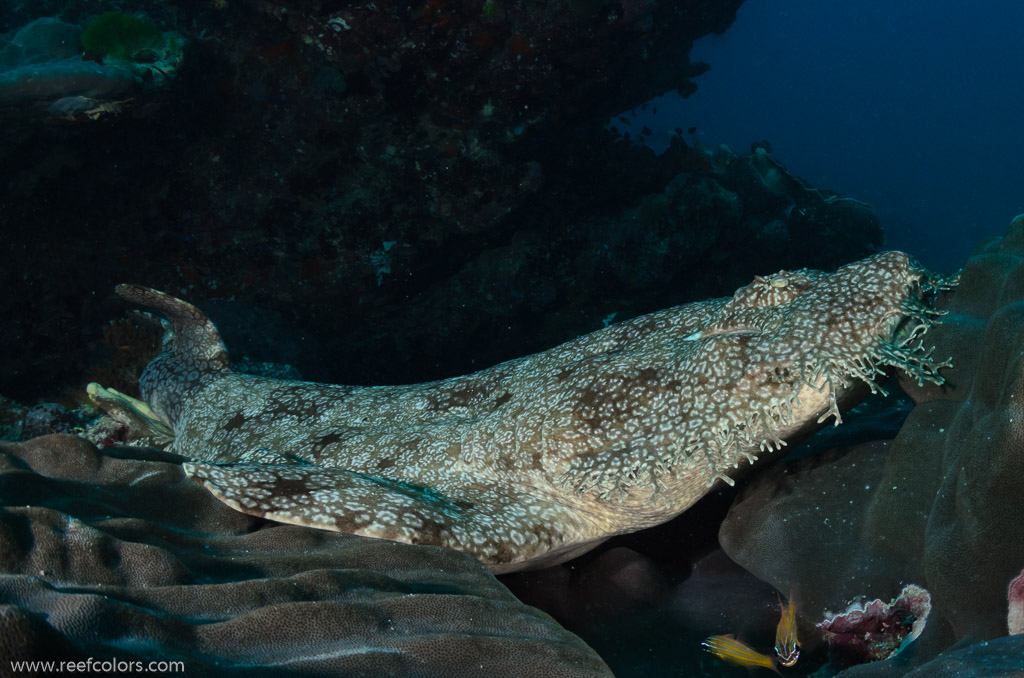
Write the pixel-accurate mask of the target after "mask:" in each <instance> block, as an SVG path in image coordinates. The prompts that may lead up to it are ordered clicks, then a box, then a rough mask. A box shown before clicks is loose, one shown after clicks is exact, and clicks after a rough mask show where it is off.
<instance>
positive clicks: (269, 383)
mask: <svg viewBox="0 0 1024 678" xmlns="http://www.w3.org/2000/svg"><path fill="white" fill-rule="evenodd" d="M950 284H951V283H950V282H949V281H945V280H942V279H940V278H937V277H936V276H934V275H932V274H930V273H928V272H927V271H926V270H925V269H923V268H921V267H920V266H919V265H918V264H917V263H916V262H914V261H913V260H912V259H911V258H910V257H908V256H907V255H905V254H903V253H901V252H884V253H881V254H877V255H875V256H873V257H871V258H868V259H866V260H864V261H861V262H857V263H854V264H850V265H847V266H844V267H842V268H840V269H839V270H838V271H836V272H835V273H831V274H828V273H822V272H820V271H810V270H801V271H795V272H787V271H782V272H780V273H777V274H775V275H772V276H768V277H764V278H762V277H758V278H756V279H755V280H754V281H753V282H752V283H750V284H749V285H747V286H746V287H744V288H741V289H740V290H738V291H737V292H736V294H735V295H734V296H733V297H731V298H724V299H714V300H710V301H705V302H700V303H694V304H687V305H684V306H678V307H675V308H670V309H667V310H664V311H660V312H657V313H652V314H650V315H645V316H641V317H638V318H634V319H632V320H628V321H625V322H622V323H618V324H616V325H612V326H610V327H607V328H605V329H603V330H600V331H598V332H594V333H592V334H588V335H586V336H583V337H580V338H578V339H575V340H573V341H570V342H567V343H565V344H563V345H561V346H557V347H555V348H552V349H550V350H548V351H545V352H543V353H538V354H535V355H531V356H526V357H524V358H519V359H517V360H512V361H509V362H506V363H502V364H500V365H496V366H494V367H492V368H489V369H486V370H482V371H480V372H476V373H474V374H470V375H467V376H464V377H458V378H454V379H446V380H442V381H437V382H431V383H426V384H414V385H407V386H379V387H354V386H334V385H326V384H316V383H309V382H294V381H281V380H273V379H263V378H258V377H253V376H247V375H242V374H236V373H234V372H231V371H230V369H229V368H228V366H227V362H226V352H225V351H224V349H223V345H222V344H221V343H220V338H219V336H218V335H217V333H216V328H214V327H213V325H212V323H209V321H208V320H206V318H205V316H202V314H201V313H200V312H199V311H198V310H196V309H194V308H193V307H192V306H190V305H188V304H187V303H185V302H183V301H180V300H177V299H174V298H173V297H169V296H167V295H162V294H161V293H159V292H155V291H153V290H148V289H146V288H141V287H136V286H122V287H120V288H119V293H120V294H122V296H124V297H126V298H128V299H130V300H131V301H134V302H136V303H140V304H143V305H147V306H150V307H153V308H155V309H156V310H158V311H160V312H162V313H163V314H165V315H167V316H168V317H169V318H170V320H171V322H170V330H169V335H171V339H170V340H169V341H167V342H165V345H166V348H167V350H166V352H165V353H163V354H162V355H161V356H159V357H158V358H157V359H155V360H154V361H153V363H151V365H150V366H149V367H148V368H147V371H146V373H145V374H144V375H143V378H142V379H141V385H142V388H143V394H144V396H145V397H146V399H147V401H148V402H149V403H150V404H151V406H153V409H154V411H156V412H158V414H160V415H161V417H162V418H165V419H166V422H167V423H168V424H169V425H170V426H171V427H172V428H173V430H174V432H175V439H174V441H173V443H172V444H171V449H172V450H173V451H174V452H177V453H179V454H182V455H185V456H188V457H191V458H193V459H195V460H197V461H196V462H192V463H189V464H186V465H185V469H186V472H187V473H188V474H189V475H190V476H192V477H193V478H194V479H196V480H197V481H198V482H201V483H202V484H203V485H204V486H206V487H207V488H209V489H210V490H211V491H212V492H213V493H214V494H215V495H216V496H217V497H219V498H220V499H221V500H223V501H225V502H226V503H227V504H229V505H231V506H233V507H234V508H237V509H239V510H241V511H245V512H247V513H251V514H254V515H258V516H263V517H267V518H270V519H273V520H278V521H281V522H290V523H296V524H301V525H311V526H314V527H319V528H324V529H334V530H339V531H344V532H350V533H353V534H361V535H364V536H372V537H379V538H385V539H393V540H397V541H405V542H410V543H423V544H434V545H441V546H448V547H452V548H457V549H460V550H463V551H466V552H467V553H470V554H471V555H473V556H475V557H477V558H479V559H480V560H481V561H483V562H484V563H486V564H487V565H488V566H490V567H491V568H492V570H494V571H496V572H504V571H512V570H516V569H523V568H527V567H538V566H542V565H548V564H552V563H555V562H559V561H561V560H564V559H566V558H569V557H572V556H575V555H577V554H579V553H582V552H584V551H586V550H588V549H590V548H593V547H594V546H596V545H597V544H598V543H600V542H601V541H603V540H605V539H607V538H608V537H610V536H613V535H616V534H622V533H627V532H632V531H635V530H639V529H642V528H645V527H649V526H651V525H656V524H659V523H661V522H664V521H666V520H668V519H670V518H672V517H674V516H675V515H678V514H679V513H680V512H682V511H684V510H685V509H687V508H688V507H690V506H691V505H692V504H693V503H694V502H696V501H697V500H698V499H700V498H701V497H702V496H703V495H705V494H706V493H707V492H708V491H709V488H710V486H711V485H712V484H713V483H714V482H715V480H716V479H722V480H724V481H726V482H730V483H731V482H732V481H731V479H730V478H729V474H730V473H732V472H733V471H734V469H735V468H736V466H738V465H739V464H746V463H747V462H748V461H751V462H752V461H753V459H754V458H755V457H756V455H758V454H760V453H763V452H768V451H773V450H776V449H778V448H779V447H781V446H782V445H783V444H785V441H786V439H787V438H791V437H792V436H794V435H796V434H802V433H805V432H807V431H809V430H811V429H813V428H815V427H818V426H820V425H822V424H823V422H824V420H825V419H826V418H827V417H830V416H831V417H833V418H834V419H835V422H836V423H837V424H838V422H839V416H840V410H839V407H840V406H841V405H842V402H843V399H844V397H845V396H846V395H847V394H848V393H849V392H850V390H851V389H852V388H853V387H854V386H855V385H856V384H857V383H859V382H866V383H868V384H869V385H870V386H871V387H872V388H873V389H874V388H876V383H875V379H876V377H878V376H879V375H881V374H882V370H883V368H885V367H886V366H896V367H898V368H901V369H904V370H907V371H908V372H910V373H911V374H912V375H914V376H916V377H917V378H918V379H921V380H925V379H927V380H931V381H935V382H939V383H941V381H942V377H941V375H940V374H939V371H938V370H939V369H940V368H941V367H943V366H945V365H946V363H936V362H934V361H932V360H931V359H930V358H929V357H928V354H927V350H926V348H925V347H924V346H923V345H922V344H921V342H920V338H919V337H920V335H922V334H923V333H924V332H925V331H926V330H927V328H928V327H930V326H931V325H932V324H934V323H935V322H936V317H937V316H938V315H939V312H937V311H934V310H933V309H932V308H931V307H930V306H928V305H927V303H923V302H922V299H924V302H927V300H928V298H929V297H930V295H931V293H932V292H934V291H935V290H937V289H940V288H943V287H949V286H950ZM179 333H184V334H185V335H186V336H187V340H180V339H177V337H176V335H178V334H179ZM221 358H223V360H221Z"/></svg>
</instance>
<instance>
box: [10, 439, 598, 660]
mask: <svg viewBox="0 0 1024 678" xmlns="http://www.w3.org/2000/svg"><path fill="white" fill-rule="evenodd" d="M179 462H180V458H177V457H174V456H173V455H169V454H165V453H160V452H157V451H155V450H150V449H146V448H111V449H108V450H105V451H103V452H100V451H99V450H97V449H96V448H95V447H94V446H92V445H91V444H89V443H88V442H86V441H84V440H82V439H79V438H76V437H73V436H68V435H51V436H46V437H42V438H37V439H34V440H32V441H29V442H26V443H21V444H12V443H2V444H0V497H2V498H3V508H2V509H0V573H2V576H0V600H2V601H4V604H3V605H0V650H2V654H3V658H4V662H5V667H4V668H5V669H6V662H8V661H10V660H22V659H27V660H32V659H47V660H61V659H66V660H83V659H86V658H87V657H92V658H94V659H96V660H109V661H122V662H123V661H143V662H146V661H151V660H164V661H183V662H185V667H186V670H187V671H188V673H190V674H193V673H195V674H200V675H202V674H212V673H216V674H217V675H236V674H245V675H260V674H262V675H276V674H284V673H289V674H290V675H293V674H295V673H296V672H298V673H303V674H306V675H313V674H315V675H321V676H323V675H344V676H356V675H359V676H383V675H388V676H417V677H427V676H437V677H438V678H441V677H445V678H448V677H452V676H479V675H489V676H565V677H570V676H571V677H574V678H576V677H578V678H583V677H588V678H589V677H598V676H602V677H608V676H611V672H610V671H609V670H608V668H607V667H606V666H605V664H604V663H603V662H602V661H601V659H599V658H598V657H597V655H596V654H595V653H594V652H593V651H592V650H591V649H590V648H589V647H587V646H586V645H585V644H584V643H583V642H582V641H580V640H579V639H578V638H577V637H575V636H573V635H572V634H570V633H568V632H567V631H565V630H564V629H562V628H561V627H560V626H559V625H558V624H557V623H555V622H554V620H552V619H551V618H550V617H548V616H547V615H546V614H544V613H542V612H540V611H538V610H536V609H534V608H531V607H528V606H526V605H523V604H521V603H519V602H518V601H517V600H516V599H515V598H514V597H513V596H512V595H511V594H510V593H509V592H508V591H507V590H506V589H505V588H504V587H503V586H501V585H500V584H499V583H497V582H496V581H495V580H494V578H493V577H492V576H491V575H490V574H489V573H488V572H487V571H486V570H485V569H484V568H483V566H481V565H479V564H477V563H476V562H475V561H474V560H473V559H472V558H470V557H468V556H466V555H464V554H461V553H458V552H456V551H452V550H449V549H443V548H435V547H417V546H408V545H404V544H395V543H391V542H386V541H380V540H375V539H364V538H360V537H353V536H350V535H342V534H335V533H328V532H323V531H320V530H312V529H306V528H301V527H294V526H281V525H276V524H271V523H267V522H265V521H262V520H258V519H255V518H251V517H249V516H246V515H244V514H241V513H238V512H236V511H232V510H231V509H229V508H227V507H226V506H224V505H223V504H221V503H220V502H218V501H216V500H215V499H213V498H212V497H211V496H210V495H209V494H208V493H206V492H205V491H204V490H203V489H202V488H200V487H199V486H198V485H197V484H195V483H192V482H191V481H188V480H187V479H186V478H185V477H184V475H183V474H182V472H181V467H180V464H179ZM257 667H259V668H257ZM5 675H6V674H5Z"/></svg>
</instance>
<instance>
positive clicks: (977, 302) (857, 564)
mask: <svg viewBox="0 0 1024 678" xmlns="http://www.w3.org/2000/svg"><path fill="white" fill-rule="evenodd" d="M1022 280H1024V216H1021V217H1017V218H1016V219H1014V221H1013V223H1011V225H1010V228H1009V230H1008V231H1007V234H1006V236H1005V237H1003V238H999V239H993V240H991V241H988V242H986V243H983V244H982V245H981V246H980V247H979V248H978V250H977V251H976V252H975V253H974V255H973V256H972V257H971V258H970V260H969V261H968V262H967V265H966V266H965V268H964V270H963V273H962V276H961V285H960V287H958V288H957V289H956V291H955V292H951V293H949V295H948V300H947V304H948V311H949V314H948V315H947V316H946V318H945V319H944V321H943V324H942V325H941V326H940V327H939V328H937V329H936V330H935V332H934V333H933V334H934V335H935V336H934V342H935V345H936V351H938V352H939V353H940V354H941V355H952V356H953V359H952V360H953V364H954V367H953V368H952V369H951V370H950V372H949V374H948V381H947V383H946V384H944V385H942V386H927V385H926V386H920V385H918V384H914V383H910V382H908V381H906V380H901V385H902V386H903V387H904V389H905V390H906V391H907V392H908V393H909V394H910V395H911V396H912V397H913V398H914V400H915V402H916V406H915V408H914V409H913V411H912V412H911V413H910V415H909V416H908V418H907V420H906V422H905V423H904V425H903V427H902V429H901V430H900V433H899V434H898V435H897V437H896V439H895V440H893V441H892V442H891V443H886V442H879V443H871V444H865V445H861V446H858V447H855V448H849V449H846V450H838V451H834V452H832V453H829V454H826V455H823V456H819V457H816V458H813V459H805V460H800V461H795V462H790V463H788V464H786V465H784V466H780V467H778V468H775V469H771V470H769V471H768V472H766V473H765V474H763V475H762V476H760V477H759V478H757V479H756V480H755V481H754V482H753V483H751V486H750V487H749V488H747V491H746V492H745V493H744V496H743V497H741V498H740V499H739V500H738V501H737V503H736V504H735V505H734V506H733V508H732V509H731V510H730V512H729V516H728V517H727V519H726V520H725V522H724V523H723V525H722V528H721V532H720V538H721V542H722V546H723V548H725V550H726V552H727V553H728V554H729V555H730V557H731V558H733V559H734V560H736V561H737V562H738V563H740V564H741V565H743V566H744V567H746V568H747V569H749V570H750V571H751V572H753V573H755V574H756V575H757V576H758V577H760V578H762V579H764V580H765V581H768V582H770V583H771V584H773V585H774V586H776V587H777V588H779V589H781V590H794V591H796V592H797V599H798V601H800V602H801V604H802V607H801V608H800V609H802V613H803V614H804V616H805V617H807V618H810V619H814V618H815V617H818V616H819V615H822V614H823V612H824V610H825V609H826V608H827V607H830V606H833V607H834V606H838V605H840V604H843V603H844V602H845V601H846V600H849V599H850V598H852V597H854V596H858V595H877V596H892V595H895V593H896V590H897V589H898V588H899V586H900V585H901V582H905V581H915V582H919V583H921V584H922V585H923V587H924V588H925V589H927V590H928V591H929V593H930V594H931V596H932V604H933V612H932V614H931V617H930V618H929V621H928V626H927V628H926V629H925V631H924V632H923V634H922V636H921V638H920V639H919V640H918V641H917V642H916V643H915V646H917V651H916V652H915V653H914V659H913V661H914V662H921V661H924V660H926V659H928V658H930V657H932V656H935V655H936V654H938V653H939V652H941V651H942V650H944V649H945V648H946V647H948V646H949V645H950V644H951V643H952V642H954V641H956V640H963V641H979V640H988V639H993V638H998V637H999V636H1002V635H1005V634H1006V631H1007V628H1006V616H1005V610H1006V605H1007V603H1006V601H1007V588H1006V586H1007V582H1009V581H1010V580H1012V579H1013V578H1014V577H1015V576H1016V575H1017V574H1018V573H1019V572H1020V563H1021V562H1024V540H1021V539H1014V538H1007V535H1014V534H1019V533H1020V524H1019V516H1020V515H1022V514H1024V503H1022V502H1024V485H1022V482H1024V455H1022V454H1021V449H1024V441H1021V439H1020V436H1021V433H1022V431H1024V429H1022V428H1021V426H1020V422H1021V421H1022V420H1024V419H1022V416H1024V413H1021V412H1020V411H1019V410H1020V407H1021V405H1020V403H1021V401H1022V400H1024V386H1022V383H1024V382H1022V379H1024V365H1022V363H1021V361H1020V355H1021V350H1022V345H1021V341H1022V337H1024V332H1022V329H1024V314H1022V313H1021V304H1020V303H1019V302H1020V301H1021V300H1024V285H1022V284H1021V281H1022ZM929 338H930V339H932V338H933V337H932V335H931V334H930V335H929ZM896 659H898V658H896ZM896 659H894V660H890V661H895V660H896ZM908 661H909V660H908ZM883 663H885V664H889V662H883ZM906 668H907V667H906V666H903V667H902V668H901V669H900V670H905V669H906ZM879 670H882V669H879ZM890 670H896V668H895V667H893V668H892V669H890ZM851 675H858V674H851ZM879 675H881V674H879Z"/></svg>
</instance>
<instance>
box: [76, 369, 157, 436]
mask: <svg viewBox="0 0 1024 678" xmlns="http://www.w3.org/2000/svg"><path fill="white" fill-rule="evenodd" d="M85 392H86V393H87V394H88V395H89V398H90V399H92V401H93V403H95V405H96V407H98V408H100V409H101V410H103V411H104V412H106V413H107V414H108V415H109V416H110V418H111V419H113V420H114V421H116V422H118V423H119V424H122V425H123V426H126V427H127V428H128V430H129V431H130V432H131V433H132V434H133V435H135V436H147V437H152V438H153V439H154V442H155V443H156V444H157V445H166V444H167V443H169V442H171V441H172V440H174V431H173V430H172V429H171V427H170V426H168V425H167V423H166V422H164V421H163V420H161V419H160V417H159V416H157V414H156V412H154V411H153V409H152V408H151V407H150V406H149V404H148V403H145V402H143V401H141V400H138V399H137V398H133V397H131V396H130V395H125V394H124V393H121V392H120V391H118V390H117V389H113V388H103V386H101V385H100V384H97V383H96V382H95V381H94V382H92V383H90V384H89V385H88V386H87V387H86V389H85Z"/></svg>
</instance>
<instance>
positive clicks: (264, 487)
mask: <svg viewBox="0 0 1024 678" xmlns="http://www.w3.org/2000/svg"><path fill="white" fill-rule="evenodd" d="M184 470H185V474H186V475H188V476H189V477H190V478H192V479H193V480H195V481H196V482H198V483H200V484H201V485H203V486H204V487H205V488H206V489H208V490H209V491H210V492H212V493H213V495H214V496H215V497H217V499H219V500H220V501H222V502H224V503H225V504H227V505H228V506H230V507H231V508H233V509H235V510H238V511H241V512H243V513H247V514H249V515H253V516H256V517H259V518H266V519H268V520H274V521H277V522H281V523H290V524H293V525H303V526H307V527H315V528H319V529H323V530H332V531H335V532H345V533H348V534H356V535H361V536H364V537H375V538H378V539H389V540H391V541H399V542H405V543H408V544H426V545H434V546H447V547H449V548H454V549H458V550H460V551H464V552H466V553H469V554H470V555H472V556H474V557H476V558H477V559H478V560H481V561H483V562H484V563H485V564H486V565H487V566H488V567H490V568H491V570H492V571H494V572H509V571H513V570H516V569H522V568H523V566H524V565H523V564H524V563H526V562H527V561H529V562H530V565H529V566H530V567H535V566H537V565H541V564H544V565H548V564H555V563H557V562H561V561H563V560H566V559H568V558H570V557H573V556H574V555H577V554H578V553H581V552H583V551H584V550H588V549H589V548H591V547H592V546H594V545H595V544H594V543H593V542H596V541H599V539H588V538H587V535H589V534H594V533H595V532H594V531H592V530H589V529H587V527H588V526H587V525H585V524H582V523H581V521H580V518H579V517H578V514H577V513H576V512H574V511H572V510H570V508H569V507H567V506H565V505H563V504H560V503H557V502H554V501H550V500H547V499H543V498H540V497H536V496H533V495H530V494H527V493H524V492H520V491H517V490H516V489H514V488H512V487H509V486H501V485H490V484H488V485H484V484H481V483H480V482H479V481H474V480H473V479H470V478H468V477H467V478H466V479H465V481H466V482H465V484H464V485H458V486H453V484H452V483H447V484H446V486H445V489H444V490H439V489H437V488H433V487H427V486H424V485H419V484H416V483H411V482H406V481H399V480H393V479H389V478H381V477H377V476H372V475H369V474H365V473H358V472H354V471H347V470H345V469H339V468H325V467H322V466H314V465H300V464H258V463H236V464H210V463H202V462H189V463H186V464H184ZM584 542H586V543H587V545H586V547H584Z"/></svg>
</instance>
